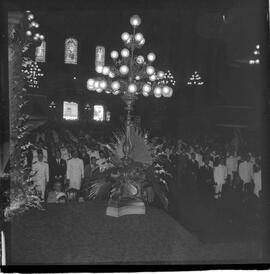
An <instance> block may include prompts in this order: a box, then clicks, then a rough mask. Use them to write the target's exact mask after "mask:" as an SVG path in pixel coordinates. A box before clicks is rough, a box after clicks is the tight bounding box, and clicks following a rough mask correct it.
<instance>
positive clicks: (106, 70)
mask: <svg viewBox="0 0 270 274" xmlns="http://www.w3.org/2000/svg"><path fill="white" fill-rule="evenodd" d="M109 72H110V69H109V67H107V66H105V67H103V69H102V73H103V74H104V75H108V74H109Z"/></svg>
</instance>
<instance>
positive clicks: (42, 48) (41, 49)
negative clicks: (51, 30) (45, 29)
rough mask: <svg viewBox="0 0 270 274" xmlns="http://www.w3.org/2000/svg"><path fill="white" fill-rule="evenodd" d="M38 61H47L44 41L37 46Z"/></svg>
mask: <svg viewBox="0 0 270 274" xmlns="http://www.w3.org/2000/svg"><path fill="white" fill-rule="evenodd" d="M36 62H41V63H44V62H46V42H45V41H42V43H41V45H40V46H39V47H36Z"/></svg>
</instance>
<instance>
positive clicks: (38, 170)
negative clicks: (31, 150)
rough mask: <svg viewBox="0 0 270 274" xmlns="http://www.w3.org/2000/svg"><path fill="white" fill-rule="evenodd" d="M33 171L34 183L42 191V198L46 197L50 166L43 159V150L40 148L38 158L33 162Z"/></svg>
mask: <svg viewBox="0 0 270 274" xmlns="http://www.w3.org/2000/svg"><path fill="white" fill-rule="evenodd" d="M32 173H33V174H34V176H33V181H34V185H35V186H36V189H37V190H38V191H40V193H41V198H42V199H44V198H45V190H46V186H47V183H48V182H49V166H48V163H47V162H45V161H43V152H42V150H38V160H37V161H36V162H34V163H33V164H32Z"/></svg>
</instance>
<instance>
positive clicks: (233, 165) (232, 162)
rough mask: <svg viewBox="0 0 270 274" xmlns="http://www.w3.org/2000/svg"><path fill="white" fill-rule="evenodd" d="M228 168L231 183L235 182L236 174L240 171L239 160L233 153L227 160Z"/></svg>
mask: <svg viewBox="0 0 270 274" xmlns="http://www.w3.org/2000/svg"><path fill="white" fill-rule="evenodd" d="M226 167H227V169H228V175H230V179H231V181H233V178H234V176H235V173H236V172H237V169H238V159H237V157H235V156H234V155H233V153H230V154H229V156H228V157H227V159H226Z"/></svg>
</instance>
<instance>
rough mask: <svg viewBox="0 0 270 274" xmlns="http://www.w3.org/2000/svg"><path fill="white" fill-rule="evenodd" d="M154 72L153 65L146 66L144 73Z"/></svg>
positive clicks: (150, 73)
mask: <svg viewBox="0 0 270 274" xmlns="http://www.w3.org/2000/svg"><path fill="white" fill-rule="evenodd" d="M154 72H155V69H154V67H152V66H147V67H146V73H147V74H148V75H152V74H153V73H154Z"/></svg>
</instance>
